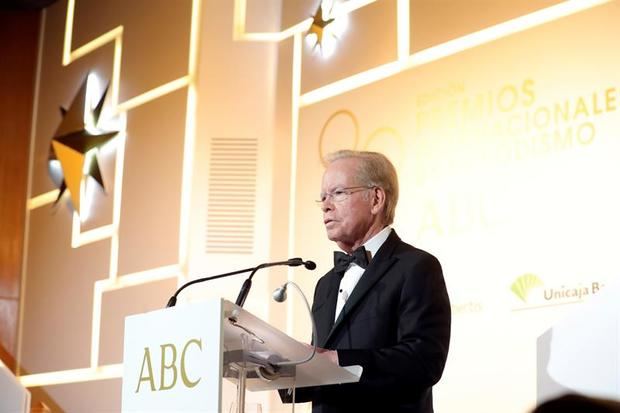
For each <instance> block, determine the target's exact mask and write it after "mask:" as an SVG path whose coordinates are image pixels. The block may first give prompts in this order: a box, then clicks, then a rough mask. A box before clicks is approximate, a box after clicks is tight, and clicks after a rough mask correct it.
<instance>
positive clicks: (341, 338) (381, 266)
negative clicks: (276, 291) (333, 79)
mask: <svg viewBox="0 0 620 413" xmlns="http://www.w3.org/2000/svg"><path fill="white" fill-rule="evenodd" d="M327 162H328V165H327V169H326V170H325V173H324V175H323V183H322V190H321V197H320V200H319V203H320V205H321V209H322V211H323V223H324V225H325V229H326V231H327V237H328V238H329V239H330V240H331V241H334V242H335V243H336V244H337V245H338V247H339V248H340V249H341V250H342V251H344V252H336V253H334V260H335V264H334V268H333V269H332V270H331V271H329V272H328V273H327V274H325V275H324V276H323V277H322V278H321V279H320V280H319V281H318V283H317V285H316V288H315V293H314V302H313V306H312V312H313V314H314V317H315V321H316V328H317V335H318V343H317V344H318V346H319V347H321V349H320V351H321V352H325V353H326V354H327V355H328V356H329V358H330V359H331V360H332V361H334V362H335V363H337V364H339V365H340V366H350V365H361V366H362V367H363V369H364V370H363V373H362V376H361V379H360V381H359V383H352V384H340V385H329V386H320V387H313V388H301V389H297V392H296V401H297V402H305V401H312V411H313V413H345V412H386V413H397V412H411V413H431V412H433V400H432V386H433V385H434V384H435V383H437V382H438V381H439V379H440V377H441V375H442V372H443V369H444V365H445V363H446V358H447V356H448V346H449V342H450V302H449V299H448V294H447V292H446V286H445V282H444V279H443V274H442V270H441V265H440V264H439V261H438V260H437V259H436V258H435V257H434V256H432V255H431V254H429V253H428V252H425V251H422V250H420V249H418V248H415V247H413V246H411V245H409V244H406V243H405V242H403V241H401V239H400V238H399V237H398V235H396V232H395V231H394V230H393V229H392V228H391V227H390V225H391V224H392V222H393V220H394V210H395V208H396V203H397V201H398V179H397V176H396V170H395V169H394V166H393V165H392V164H391V162H390V161H389V160H388V159H387V158H386V157H385V156H384V155H382V154H379V153H375V152H357V151H348V150H347V151H339V152H335V153H333V154H330V155H328V157H327ZM289 401H290V400H289Z"/></svg>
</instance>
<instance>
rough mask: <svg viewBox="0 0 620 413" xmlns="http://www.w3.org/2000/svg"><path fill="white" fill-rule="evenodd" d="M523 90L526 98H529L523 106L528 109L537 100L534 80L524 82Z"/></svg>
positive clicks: (524, 101)
mask: <svg viewBox="0 0 620 413" xmlns="http://www.w3.org/2000/svg"><path fill="white" fill-rule="evenodd" d="M521 90H522V91H523V93H524V94H525V96H527V97H528V99H524V100H523V106H525V107H528V106H530V105H531V104H532V103H534V101H535V100H536V95H535V94H534V81H533V80H532V79H526V80H524V81H523V86H522V88H521Z"/></svg>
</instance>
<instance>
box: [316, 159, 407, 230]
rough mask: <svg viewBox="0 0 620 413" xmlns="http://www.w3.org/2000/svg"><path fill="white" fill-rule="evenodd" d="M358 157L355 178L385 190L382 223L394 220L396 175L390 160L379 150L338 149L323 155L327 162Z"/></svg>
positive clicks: (396, 191)
mask: <svg viewBox="0 0 620 413" xmlns="http://www.w3.org/2000/svg"><path fill="white" fill-rule="evenodd" d="M348 158H353V159H358V160H359V161H360V162H359V163H358V167H357V171H356V173H355V179H356V180H357V182H358V184H359V185H365V186H377V187H379V188H382V189H383V190H384V191H385V195H386V196H385V209H384V211H383V219H384V223H385V224H387V225H391V224H392V223H393V222H394V214H395V210H396V203H397V202H398V176H397V175H396V169H395V168H394V165H392V162H390V160H389V159H388V158H387V157H386V156H385V155H383V154H381V153H379V152H367V151H352V150H340V151H336V152H332V153H330V154H328V155H327V156H326V157H325V160H326V162H327V164H328V165H329V164H330V163H332V162H334V161H337V160H339V159H348Z"/></svg>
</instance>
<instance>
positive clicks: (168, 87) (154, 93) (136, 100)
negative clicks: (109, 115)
mask: <svg viewBox="0 0 620 413" xmlns="http://www.w3.org/2000/svg"><path fill="white" fill-rule="evenodd" d="M189 84H190V77H189V76H188V75H185V76H183V77H180V78H178V79H175V80H173V81H171V82H168V83H165V84H163V85H161V86H158V87H156V88H154V89H151V90H149V91H147V92H144V93H143V94H141V95H138V96H135V97H133V98H131V99H128V100H126V101H125V102H123V103H119V104H118V106H117V108H116V110H117V112H119V113H120V112H127V111H128V110H130V109H133V108H135V107H136V106H140V105H143V104H145V103H147V102H150V101H151V100H154V99H157V98H160V97H162V96H164V95H167V94H168V93H172V92H174V91H176V90H179V89H181V88H184V87H186V86H188V85H189Z"/></svg>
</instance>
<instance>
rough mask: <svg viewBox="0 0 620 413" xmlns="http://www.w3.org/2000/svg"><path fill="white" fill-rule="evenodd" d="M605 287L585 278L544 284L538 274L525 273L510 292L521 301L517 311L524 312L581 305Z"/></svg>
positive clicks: (518, 278) (598, 282)
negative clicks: (549, 307)
mask: <svg viewBox="0 0 620 413" xmlns="http://www.w3.org/2000/svg"><path fill="white" fill-rule="evenodd" d="M584 278H585V277H584ZM603 287H604V284H603V283H601V282H600V281H598V280H588V279H583V278H582V279H581V280H575V279H572V280H566V281H560V282H559V283H558V282H556V283H553V282H552V283H549V282H547V283H544V282H543V280H542V279H541V278H540V277H539V276H537V275H536V274H532V273H525V274H523V275H520V276H518V277H517V278H516V279H515V280H514V282H513V283H512V284H511V285H510V291H511V292H512V293H513V294H514V295H515V297H517V298H518V299H519V300H520V301H521V304H520V305H518V306H517V307H516V308H515V309H517V310H524V309H528V308H531V309H534V308H540V307H546V306H550V305H562V304H571V303H579V302H582V301H583V300H584V299H586V298H587V297H588V296H590V295H594V294H596V293H598V292H599V291H600V290H601V289H602V288H603Z"/></svg>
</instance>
